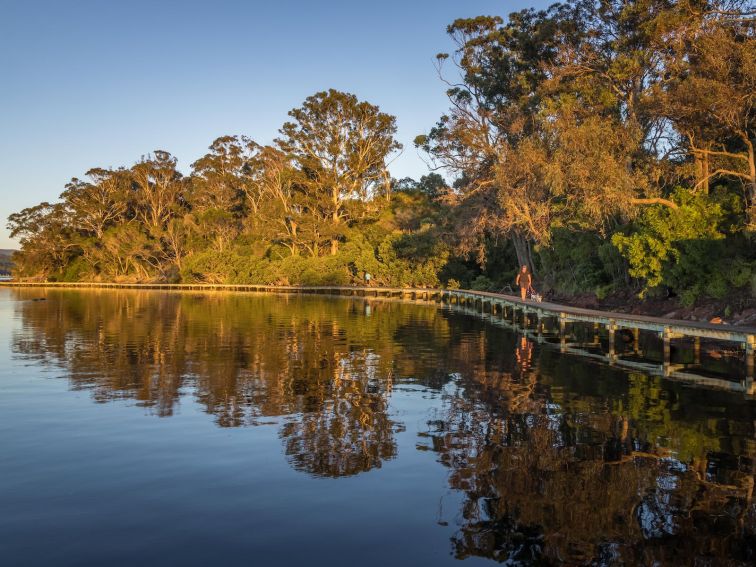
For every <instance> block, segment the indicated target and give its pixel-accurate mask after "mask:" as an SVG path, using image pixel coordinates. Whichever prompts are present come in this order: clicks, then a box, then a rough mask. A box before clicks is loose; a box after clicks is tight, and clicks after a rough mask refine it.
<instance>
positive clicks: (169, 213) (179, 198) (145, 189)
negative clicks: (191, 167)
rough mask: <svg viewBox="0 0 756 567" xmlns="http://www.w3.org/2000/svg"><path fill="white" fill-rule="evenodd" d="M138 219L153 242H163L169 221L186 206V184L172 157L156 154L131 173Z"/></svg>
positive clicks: (148, 156)
mask: <svg viewBox="0 0 756 567" xmlns="http://www.w3.org/2000/svg"><path fill="white" fill-rule="evenodd" d="M130 174H131V181H132V187H133V192H134V199H135V204H136V217H137V218H138V219H139V221H140V222H141V223H142V225H143V226H145V227H146V228H147V229H148V231H149V232H150V234H151V235H152V237H153V238H160V237H161V235H162V233H163V231H164V229H165V228H166V226H167V224H168V221H169V220H170V219H171V217H173V216H176V215H177V212H178V209H179V208H180V207H181V206H182V205H183V204H184V201H183V191H184V188H185V185H186V184H185V183H184V182H183V180H182V177H183V176H182V175H181V173H180V172H179V171H178V169H177V160H176V158H175V157H173V156H172V155H171V154H170V153H168V152H166V151H163V150H156V151H154V152H153V153H152V154H149V155H147V156H145V157H143V158H142V159H141V160H140V161H138V162H137V163H136V164H134V165H133V166H132V167H131V170H130Z"/></svg>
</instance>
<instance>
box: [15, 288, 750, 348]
mask: <svg viewBox="0 0 756 567" xmlns="http://www.w3.org/2000/svg"><path fill="white" fill-rule="evenodd" d="M0 287H5V288H24V287H26V288H57V289H66V288H69V289H77V288H84V289H87V288H89V289H134V290H139V289H142V290H163V291H170V290H175V291H181V290H185V291H237V292H252V293H283V294H312V295H319V294H331V295H340V296H341V295H351V296H361V297H381V296H383V297H395V296H398V297H397V298H398V299H409V298H408V297H406V296H410V298H412V299H417V296H418V295H420V296H423V300H425V301H430V296H437V297H438V298H439V299H440V300H443V298H444V297H447V298H448V297H450V296H457V295H463V296H465V297H467V298H474V299H475V300H476V301H478V302H480V301H483V302H484V303H491V302H504V303H507V304H511V305H513V306H517V307H518V308H522V309H525V310H526V311H531V312H534V313H538V312H540V313H541V315H546V314H551V315H558V314H561V313H564V314H566V315H570V316H579V317H595V318H602V319H610V320H612V319H613V320H615V321H616V320H620V321H622V322H623V325H622V326H625V325H624V323H627V322H637V323H640V324H643V323H656V324H659V325H665V326H668V327H685V328H689V329H691V330H693V329H700V330H720V331H723V332H728V331H730V332H733V333H738V334H745V335H754V336H756V326H748V325H730V324H727V323H723V324H717V323H708V322H704V321H688V320H685V319H672V318H667V317H655V316H651V315H641V314H633V313H625V312H621V311H609V310H603V309H591V308H584V307H575V306H570V305H565V304H558V303H551V302H547V301H543V302H540V303H537V302H534V301H530V300H525V301H522V300H521V299H520V298H519V297H516V296H513V295H506V294H503V293H494V292H488V291H474V290H466V289H441V288H400V287H378V286H375V287H373V286H294V285H289V286H282V285H259V284H166V283H117V282H21V281H2V280H0Z"/></svg>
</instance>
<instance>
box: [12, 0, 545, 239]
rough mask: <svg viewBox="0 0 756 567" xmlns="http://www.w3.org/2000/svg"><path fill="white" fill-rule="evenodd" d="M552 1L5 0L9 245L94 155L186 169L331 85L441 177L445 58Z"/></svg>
mask: <svg viewBox="0 0 756 567" xmlns="http://www.w3.org/2000/svg"><path fill="white" fill-rule="evenodd" d="M549 3H550V2H543V1H540V0H530V1H519V0H498V1H494V0H456V1H454V0H402V1H398V0H383V1H380V2H364V1H361V0H352V1H341V0H338V1H334V0H331V1H326V0H321V1H315V0H300V1H293V0H268V1H264V2H263V1H255V0H249V1H246V2H243V1H238V2H233V1H223V0H204V1H202V2H193V1H174V2H169V1H162V2H161V1H158V0H155V1H152V2H141V1H135V0H128V1H109V0H101V1H77V0H66V1H61V0H58V1H55V0H53V1H39V0H0V14H1V15H0V73H1V75H0V77H1V79H0V134H1V135H0V197H1V198H0V220H2V229H0V248H13V247H16V246H17V244H16V243H14V242H12V241H11V240H10V239H9V237H8V232H7V230H5V219H6V218H7V217H8V215H9V214H10V213H12V212H15V211H18V210H20V209H22V208H24V207H28V206H32V205H35V204H37V203H39V202H41V201H45V200H46V201H54V200H56V199H57V198H58V195H60V193H61V192H62V191H63V186H64V185H65V183H66V182H67V181H68V180H69V179H70V178H71V177H74V176H82V175H83V174H84V173H85V172H86V171H87V170H88V169H89V168H91V167H94V166H101V167H108V166H114V167H116V166H120V165H126V166H128V165H131V164H133V163H134V162H135V161H136V160H138V159H139V157H140V156H141V155H143V154H146V153H148V152H150V151H152V150H155V149H165V150H168V151H170V152H171V153H172V154H174V155H175V156H176V157H177V158H178V159H179V165H180V167H181V168H182V170H183V171H185V172H186V171H188V168H189V165H190V164H191V163H192V162H193V161H194V160H195V159H197V158H198V157H199V156H201V155H202V154H203V153H204V152H205V150H206V148H207V146H208V145H209V144H210V143H211V142H212V141H213V140H214V139H215V138H216V137H218V136H221V135H225V134H246V135H249V136H251V137H252V138H254V139H255V140H257V141H259V142H262V143H267V142H270V141H271V140H272V139H273V138H274V137H275V136H276V134H277V130H278V128H279V126H280V125H281V124H282V123H283V122H284V121H285V120H286V113H287V111H288V110H290V109H291V108H293V107H295V106H298V105H299V104H300V103H301V102H302V101H303V100H304V99H305V97H307V96H308V95H310V94H312V93H314V92H317V91H320V90H324V89H327V88H331V87H333V88H336V89H339V90H344V91H349V92H353V93H355V94H356V95H357V96H358V97H360V98H362V99H365V100H368V101H370V102H372V103H374V104H378V105H379V106H380V107H381V108H382V109H383V110H384V111H385V112H389V113H391V114H393V115H395V116H396V117H397V120H398V125H399V139H400V141H401V142H402V143H403V144H404V146H405V150H404V154H403V155H402V156H401V157H400V158H399V159H398V160H396V162H395V163H394V164H393V165H392V174H393V175H394V176H396V177H403V176H406V175H410V176H413V177H419V176H420V175H422V174H424V173H426V172H427V170H426V168H425V165H424V164H423V162H422V160H421V159H420V157H419V156H418V155H417V153H416V151H415V149H414V147H413V146H412V140H413V138H414V137H415V136H416V135H417V134H420V133H422V132H425V131H427V130H428V128H430V127H431V126H432V125H433V123H434V121H435V120H436V119H437V118H438V116H439V115H440V114H441V113H442V112H443V111H444V110H445V109H446V108H447V101H446V99H445V96H444V86H443V84H441V83H440V82H439V80H438V78H437V76H436V74H435V69H434V67H433V62H434V55H435V54H436V53H438V52H440V51H449V50H450V49H451V48H452V46H451V44H450V41H449V39H448V38H447V36H446V33H445V28H446V26H447V25H448V24H449V23H450V22H451V21H453V20H454V19H455V18H458V17H469V16H475V15H481V14H487V15H488V14H499V15H506V14H508V13H510V12H512V11H515V10H519V9H521V8H524V7H528V6H536V7H544V6H546V5H547V4H549Z"/></svg>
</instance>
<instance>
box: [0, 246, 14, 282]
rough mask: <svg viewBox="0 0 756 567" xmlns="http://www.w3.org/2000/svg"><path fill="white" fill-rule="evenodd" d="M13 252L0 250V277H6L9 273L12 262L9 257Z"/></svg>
mask: <svg viewBox="0 0 756 567" xmlns="http://www.w3.org/2000/svg"><path fill="white" fill-rule="evenodd" d="M14 252H15V250H7V249H0V276H7V275H9V274H10V272H11V268H12V267H13V262H11V256H12V255H13V253H14Z"/></svg>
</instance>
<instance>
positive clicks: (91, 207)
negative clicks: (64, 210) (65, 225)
mask: <svg viewBox="0 0 756 567" xmlns="http://www.w3.org/2000/svg"><path fill="white" fill-rule="evenodd" d="M86 176H87V177H88V178H89V180H88V181H85V180H81V179H78V178H74V179H72V180H71V181H70V183H68V184H67V185H66V190H65V191H64V192H63V193H62V194H61V196H60V197H61V199H62V200H63V201H64V202H65V203H66V204H67V206H68V208H69V209H70V211H71V221H72V228H76V229H78V230H81V231H82V232H84V233H85V234H89V235H92V236H94V237H95V238H98V239H99V238H102V236H103V234H104V232H105V230H106V229H107V228H108V227H110V226H113V225H116V224H119V223H121V222H124V220H125V218H126V214H127V212H128V209H129V201H130V195H129V193H130V187H129V177H128V172H127V171H126V170H124V169H117V170H113V169H103V168H93V169H90V170H89V171H87V173H86Z"/></svg>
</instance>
